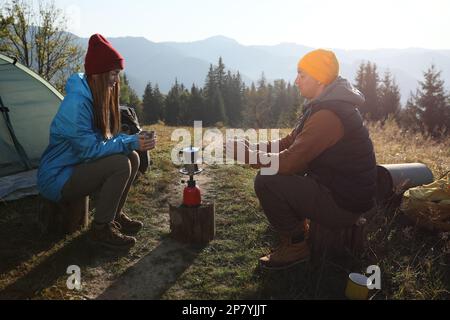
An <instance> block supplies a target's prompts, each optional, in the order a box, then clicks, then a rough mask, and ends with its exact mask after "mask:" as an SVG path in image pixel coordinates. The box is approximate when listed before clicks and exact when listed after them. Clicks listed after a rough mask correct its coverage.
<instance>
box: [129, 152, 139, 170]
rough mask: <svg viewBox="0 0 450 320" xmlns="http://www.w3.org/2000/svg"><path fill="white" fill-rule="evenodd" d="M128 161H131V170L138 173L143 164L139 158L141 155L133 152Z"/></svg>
mask: <svg viewBox="0 0 450 320" xmlns="http://www.w3.org/2000/svg"><path fill="white" fill-rule="evenodd" d="M128 159H130V163H131V169H132V171H137V169H138V168H139V166H140V164H141V159H140V158H139V154H138V153H137V152H136V151H133V152H131V153H130V154H129V155H128Z"/></svg>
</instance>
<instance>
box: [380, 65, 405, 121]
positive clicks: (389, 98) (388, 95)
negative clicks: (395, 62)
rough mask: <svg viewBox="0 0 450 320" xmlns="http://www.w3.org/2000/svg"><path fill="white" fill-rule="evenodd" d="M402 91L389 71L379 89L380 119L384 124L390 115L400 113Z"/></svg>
mask: <svg viewBox="0 0 450 320" xmlns="http://www.w3.org/2000/svg"><path fill="white" fill-rule="evenodd" d="M400 99H401V96H400V89H399V88H398V85H397V83H396V82H395V78H392V75H391V73H390V72H389V71H386V72H385V74H384V78H383V81H382V82H381V85H380V87H379V101H380V118H381V120H382V121H383V122H384V121H385V120H386V119H387V118H388V116H389V115H396V114H397V113H398V112H399V111H400Z"/></svg>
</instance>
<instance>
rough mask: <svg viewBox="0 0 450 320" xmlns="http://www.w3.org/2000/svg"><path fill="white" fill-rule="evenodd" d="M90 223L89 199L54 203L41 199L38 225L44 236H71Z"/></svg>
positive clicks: (83, 198)
mask: <svg viewBox="0 0 450 320" xmlns="http://www.w3.org/2000/svg"><path fill="white" fill-rule="evenodd" d="M88 223H89V197H82V198H79V199H76V200H74V201H71V202H53V201H50V200H47V199H45V198H43V197H40V200H39V214H38V224H39V228H40V230H41V232H42V233H44V234H64V235H65V234H71V233H73V232H75V231H78V230H81V229H84V228H86V227H87V226H88Z"/></svg>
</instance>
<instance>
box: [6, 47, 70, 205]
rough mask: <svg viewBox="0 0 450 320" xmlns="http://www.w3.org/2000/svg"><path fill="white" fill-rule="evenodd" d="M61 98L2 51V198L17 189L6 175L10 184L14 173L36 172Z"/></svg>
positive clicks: (35, 75) (50, 87)
mask: <svg viewBox="0 0 450 320" xmlns="http://www.w3.org/2000/svg"><path fill="white" fill-rule="evenodd" d="M62 99H63V96H62V95H61V93H59V92H58V91H57V90H56V89H55V88H54V87H52V86H51V85H50V84H49V83H48V82H47V81H45V80H44V79H42V78H41V77H40V76H39V75H37V74H36V73H34V72H33V71H31V70H30V69H28V68H26V67H25V66H23V65H21V64H20V63H17V62H16V60H15V59H11V58H9V57H6V56H4V55H2V54H0V113H1V114H0V198H3V197H4V196H5V193H6V194H7V193H9V192H11V188H12V189H14V186H10V187H8V188H6V187H5V185H6V183H5V181H6V180H5V179H7V178H8V179H9V180H8V181H9V184H11V183H10V182H11V181H12V180H14V178H13V177H14V176H20V174H22V177H23V175H24V174H28V175H27V176H30V177H33V176H35V171H36V170H35V169H36V168H37V166H38V164H39V159H40V157H41V155H42V153H43V152H44V150H45V148H46V147H47V145H48V141H49V129H50V123H51V121H52V119H53V117H54V116H55V114H56V112H57V110H58V107H59V105H60V103H61V101H62ZM19 180H23V178H22V179H19ZM2 182H3V183H2ZM30 183H31V182H30V181H29V182H28V184H30ZM13 184H14V183H13ZM2 187H3V188H2ZM2 189H8V190H2ZM13 191H14V190H13Z"/></svg>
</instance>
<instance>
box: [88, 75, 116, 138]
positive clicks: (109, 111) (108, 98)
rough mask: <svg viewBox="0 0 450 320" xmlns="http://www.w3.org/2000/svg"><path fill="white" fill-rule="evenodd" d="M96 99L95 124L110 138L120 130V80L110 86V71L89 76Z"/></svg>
mask: <svg viewBox="0 0 450 320" xmlns="http://www.w3.org/2000/svg"><path fill="white" fill-rule="evenodd" d="M87 81H88V84H89V87H90V89H91V92H92V97H93V99H94V126H95V127H96V128H97V129H99V130H100V132H101V134H102V135H103V137H104V138H105V139H110V138H112V137H113V136H114V135H116V134H118V133H119V131H120V127H121V124H120V111H119V92H120V80H119V79H118V81H117V82H116V85H115V86H114V87H113V88H112V89H110V88H109V73H108V72H106V73H101V74H93V75H89V76H88V77H87Z"/></svg>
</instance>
